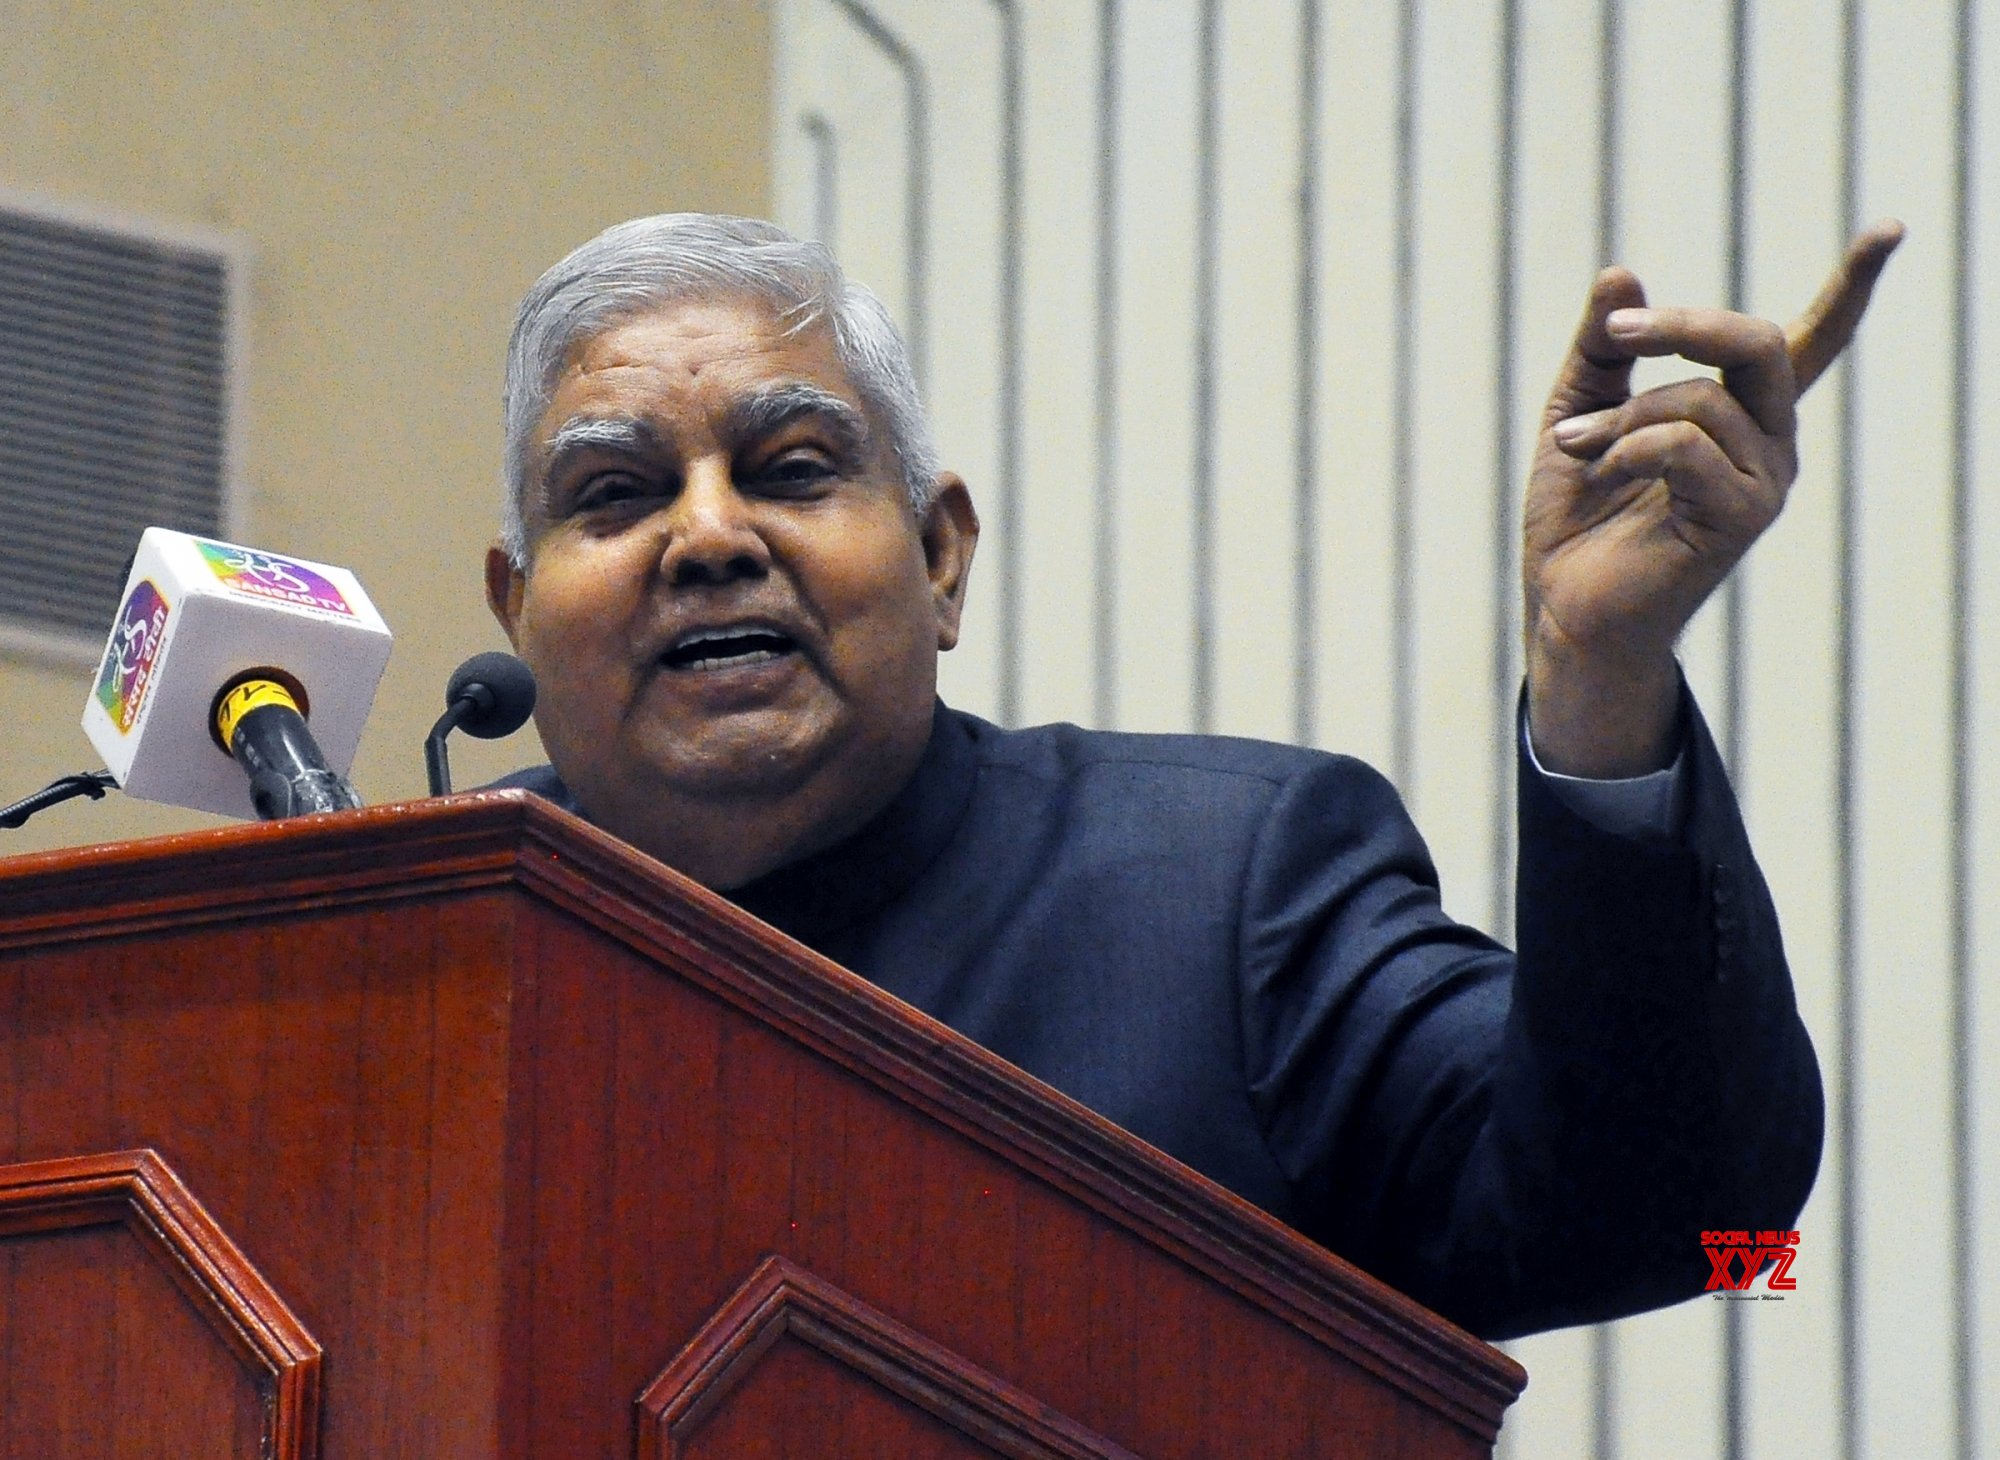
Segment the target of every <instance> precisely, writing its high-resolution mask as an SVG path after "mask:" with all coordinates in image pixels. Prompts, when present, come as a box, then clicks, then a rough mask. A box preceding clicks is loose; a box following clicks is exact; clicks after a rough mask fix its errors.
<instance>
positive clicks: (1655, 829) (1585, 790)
mask: <svg viewBox="0 0 2000 1460" xmlns="http://www.w3.org/2000/svg"><path fill="white" fill-rule="evenodd" d="M1521 744H1522V745H1523V746H1525V747H1526V748H1527V752H1528V764H1529V765H1531V766H1533V767H1534V769H1535V773H1536V774H1537V775H1539V776H1540V777H1541V778H1542V779H1543V781H1545V782H1546V783H1547V784H1548V788H1549V790H1550V791H1551V792H1552V793H1553V794H1554V795H1555V798H1556V799H1557V800H1558V801H1560V802H1562V803H1563V805H1565V806H1567V807H1568V808H1569V809H1570V810H1572V811H1574V812H1575V813H1576V814H1577V815H1578V816H1581V817H1582V818H1583V819H1584V820H1585V821H1588V822H1590V823H1591V824H1592V825H1593V826H1595V827H1596V828H1597V829H1598V830H1599V831H1608V832H1610V833H1611V834H1612V835H1613V836H1655V837H1670V836H1674V835H1676V834H1677V833H1678V832H1679V831H1680V805H1681V781H1682V779H1683V776H1684V769H1683V768H1684V767H1685V765H1686V763H1687V745H1686V743H1685V739H1683V743H1682V745H1681V747H1680V749H1678V750H1677V751H1675V752H1674V763H1673V764H1672V765H1670V766H1668V767H1667V768H1666V769H1665V770H1663V771H1651V772H1649V773H1648V774H1646V775H1643V776H1627V777H1624V778H1622V779H1618V780H1608V781H1599V780H1593V779H1591V778H1590V777H1588V776H1562V775H1557V774H1556V773H1555V772H1554V771H1552V770H1548V769H1545V768H1544V767H1543V765H1542V763H1541V761H1540V760H1539V759H1537V758H1536V755H1535V737H1534V736H1533V735H1531V734H1529V733H1528V717H1527V715H1526V713H1525V712H1524V713H1523V714H1522V716H1521Z"/></svg>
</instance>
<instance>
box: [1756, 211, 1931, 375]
mask: <svg viewBox="0 0 2000 1460" xmlns="http://www.w3.org/2000/svg"><path fill="white" fill-rule="evenodd" d="M1902 241H1903V225H1902V224H1901V223H1898V222H1897V221H1896V220H1895V219H1893V218H1887V219H1884V220H1883V221H1882V222H1880V223H1877V224H1874V225H1872V226H1871V227H1868V228H1865V229H1863V230H1862V231H1861V232H1860V233H1859V234H1857V235H1856V236H1855V239H1854V242H1852V243H1850V244H1849V245H1848V246H1847V257H1845V258H1843V259H1842V260H1841V261H1840V266H1839V267H1838V268H1836V269H1835V270H1834V271H1833V277H1831V278H1830V279H1828V280H1827V281H1826V284H1825V286H1824V287H1823V288H1821V290H1820V291H1819V295H1818V297H1816V298H1815V299H1814V300H1813V302H1812V303H1811V304H1809V305H1807V306H1806V312H1805V313H1804V314H1802V315H1800V316H1799V317H1798V318H1797V319H1796V320H1794V321H1793V322H1792V327H1791V328H1790V329H1788V330H1786V331H1785V348H1786V350H1787V351H1788V352H1789V353H1790V355H1791V357H1792V374H1793V375H1794V376H1795V377H1796V378H1797V380H1798V392H1799V394H1800V395H1804V394H1805V393H1806V389H1807V387H1809V386H1810V385H1811V384H1812V383H1813V382H1814V381H1815V380H1817V379H1819V378H1820V376H1821V375H1823V374H1825V373H1826V367H1827V366H1829V365H1831V364H1832V363H1833V362H1834V361H1835V360H1837V359H1839V358H1840V352H1841V351H1842V350H1844V349H1846V348H1847V342H1848V341H1849V340H1851V339H1853V338H1854V331H1855V330H1856V329H1857V328H1858V327H1859V326H1860V324H1861V316H1862V315H1863V314H1864V313H1866V312H1867V309H1868V296H1869V295H1871V294H1873V293H1874V292H1875V281H1876V280H1877V279H1879V278H1880V277H1881V276H1882V266H1883V265H1884V264H1886V263H1888V262H1889V255H1890V254H1892V253H1894V252H1895V251H1896V245H1897V244H1899V243H1901V242H1902Z"/></svg>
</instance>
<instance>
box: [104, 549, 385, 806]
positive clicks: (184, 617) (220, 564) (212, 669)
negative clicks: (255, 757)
mask: <svg viewBox="0 0 2000 1460" xmlns="http://www.w3.org/2000/svg"><path fill="white" fill-rule="evenodd" d="M389 644H390V634H389V627H388V625H387V624H385V623H383V622H382V616H381V615H380V614H379V613H377V612H376V611H375V605H374V604H372V603H370V602H369V601H368V595H367V594H366V593H365V592H363V591H362V588H361V584H360V583H359V582H358V581H357V580H356V579H355V577H354V575H353V574H352V573H350V572H348V571H347V570H346V569H345V568H334V567H329V566H327V565H326V564H324V563H312V562H307V561H305V560H304V559H302V558H289V557H283V556H280V555H279V554H277V553H267V552H260V551H258V550H257V549H255V548H246V547H239V546H237V545H236V544H234V543H226V542H216V541H213V540H211V539H209V538H203V537H192V536H190V535H188V534H187V533H184V532H172V531H169V530H168V529H166V528H164V527H149V528H147V529H146V532H145V535H144V536H142V537H141V538H140V539H139V551H138V553H137V555H136V556H135V557H134V558H133V560H132V571H131V573H130V574H128V575H127V577H126V580H125V598H124V602H123V603H122V604H121V605H120V607H119V609H118V616H117V618H116V619H115V620H114V621H113V624H112V629H111V639H110V642H109V643H107V644H106V645H105V648H104V659H103V662H102V663H101V664H100V665H99V667H98V673H97V681H96V683H95V685H94V686H93V687H92V689H91V694H90V698H89V699H88V700H86V701H85V702H84V707H83V729H84V733H85V734H87V735H88V736H89V737H90V742H91V744H92V745H94V746H96V747H97V752H98V754H99V755H101V756H103V757H104V765H105V769H107V770H109V771H110V772H111V774H112V775H113V776H115V777H116V778H117V780H118V784H119V786H120V787H122V788H123V789H124V790H125V791H126V792H127V793H128V794H130V795H133V796H141V797H144V798H145V799H147V800H149V801H164V802H167V803H169V804H170V805H174V806H190V807H193V808H194V809H196V810H198V811H214V812H218V813H220V814H221V815H224V816H252V815H254V814H255V811H254V809H253V807H252V806H251V802H250V786H249V782H248V780H247V779H246V778H245V776H244V774H243V771H242V770H241V769H240V768H239V767H238V766H237V765H236V763H235V761H233V760H231V759H230V757H229V754H228V753H227V752H226V751H224V750H223V749H222V748H221V746H220V745H218V744H217V743H216V740H215V738H214V736H213V735H212V734H211V732H210V729H209V719H210V712H211V709H212V707H213V705H214V702H215V697H216V694H217V692H218V691H220V690H221V689H222V688H223V687H224V686H225V685H227V684H228V683H229V682H230V681H231V680H232V679H234V678H235V677H236V676H238V675H240V674H242V673H244V672H245V671H247V670H252V669H275V670H278V671H280V672H281V673H282V674H283V675H284V676H287V677H289V678H290V679H291V680H293V681H295V682H296V683H297V684H298V685H299V686H300V687H302V688H303V689H304V691H305V695H306V705H305V710H306V720H307V724H308V725H309V727H310V728H311V731H312V736H313V739H314V740H315V741H317V742H318V744H319V748H320V751H321V753H322V754H323V755H325V757H326V763H327V766H328V768H329V769H331V770H334V771H336V772H338V773H339V774H341V775H346V774H347V771H348V768H349V767H350V766H351V765H352V764H353V763H354V751H355V747H356V746H357V745H359V744H360V741H361V727H362V726H363V725H364V724H366V723H367V720H368V711H369V709H370V707H372V706H373V704H374V703H375V688H376V686H377V685H378V684H379V683H380V682H381V679H382V670H383V668H384V667H385V666H386V665H387V664H388V662H389Z"/></svg>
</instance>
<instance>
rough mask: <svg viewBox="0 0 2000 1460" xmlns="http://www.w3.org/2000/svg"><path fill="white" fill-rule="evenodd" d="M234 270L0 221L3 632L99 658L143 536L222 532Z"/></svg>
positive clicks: (34, 223) (51, 225) (98, 232)
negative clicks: (85, 648) (151, 530)
mask: <svg viewBox="0 0 2000 1460" xmlns="http://www.w3.org/2000/svg"><path fill="white" fill-rule="evenodd" d="M232 267H233V263H232V260H231V259H230V258H229V257H228V255H226V254H224V253H222V252H219V251H217V250H214V249H204V248H202V247H199V246H196V245H190V244H187V243H183V242H178V241H173V240H167V239H162V238H158V237H150V236H147V235H144V234H141V233H136V232H129V231H118V230H113V229H107V228H103V227H98V226H95V225H91V224H86V223H79V222H75V221H70V220H66V219H62V218H54V217H49V216H46V215H37V214H35V213H33V212H29V211H23V210H19V209H15V208H10V207H5V206H0V625H4V626H5V627H7V628H10V629H14V630H26V631H27V632H28V634H29V635H31V636H34V637H36V638H46V639H52V640H54V641H56V642H58V643H61V642H69V643H75V644H78V645H86V644H87V645H89V646H90V647H91V648H92V649H93V650H94V649H95V647H96V646H97V645H98V644H100V643H101V642H102V640H103V636H104V633H105V631H106V629H107V627H108V625H109V624H110V621H111V614H112V611H113V610H114V609H115V608H116V607H117V602H118V593H119V590H120V588H121V587H122V586H123V582H122V573H123V570H124V565H125V563H126V561H127V559H128V558H129V557H130V555H131V553H132V550H133V548H134V547H136V546H137V544H138V540H139V534H140V533H141V532H142V531H143V530H144V529H145V528H147V527H149V526H161V527H174V528H178V529H180V530H182V531H184V532H200V533H220V532H222V530H223V526H224V522H225V510H224V508H225V502H224V492H225V487H226V481H225V479H226V461H227V451H226V444H227V431H228V419H227V415H228V412H227V403H228V363H229V362H228V354H229V352H228V302H229V285H230V277H229V271H230V269H231V268H232Z"/></svg>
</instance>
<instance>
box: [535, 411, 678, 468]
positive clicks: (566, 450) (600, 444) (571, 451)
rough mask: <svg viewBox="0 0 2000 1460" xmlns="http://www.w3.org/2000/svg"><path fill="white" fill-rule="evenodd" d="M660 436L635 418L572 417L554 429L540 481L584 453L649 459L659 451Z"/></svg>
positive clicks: (547, 446) (544, 453)
mask: <svg viewBox="0 0 2000 1460" xmlns="http://www.w3.org/2000/svg"><path fill="white" fill-rule="evenodd" d="M660 446H661V441H660V433H659V432H658V431H655V430H654V429H653V428H652V426H650V425H649V424H647V423H646V422H645V421H642V420H639V419H638V418H637V417H634V416H571V417H570V418H569V419H568V420H567V421H564V422H563V423H562V424H561V425H560V426H558V427H556V429H555V430H554V432H552V433H551V434H550V436H549V439H548V442H547V444H546V446H545V447H544V448H543V453H542V454H543V459H544V461H545V462H546V463H547V465H545V466H544V467H543V468H542V478H543V480H545V481H552V480H554V478H555V475H556V473H557V471H558V470H559V469H560V468H562V467H563V466H565V465H567V464H568V462H569V459H570V458H571V457H573V456H577V455H579V454H581V453H582V452H585V451H592V450H596V451H615V452H617V453H619V454H620V455H623V456H649V455H653V454H655V453H657V452H658V451H659V449H660Z"/></svg>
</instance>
